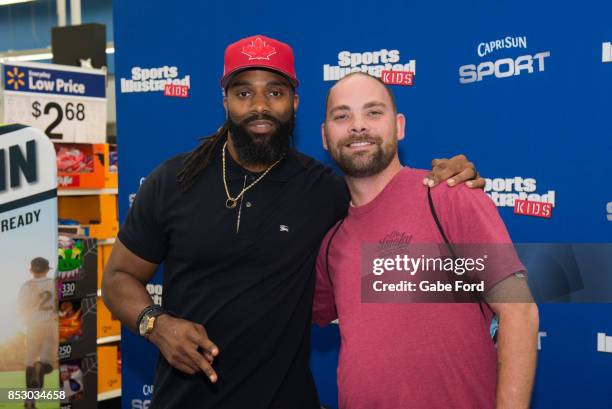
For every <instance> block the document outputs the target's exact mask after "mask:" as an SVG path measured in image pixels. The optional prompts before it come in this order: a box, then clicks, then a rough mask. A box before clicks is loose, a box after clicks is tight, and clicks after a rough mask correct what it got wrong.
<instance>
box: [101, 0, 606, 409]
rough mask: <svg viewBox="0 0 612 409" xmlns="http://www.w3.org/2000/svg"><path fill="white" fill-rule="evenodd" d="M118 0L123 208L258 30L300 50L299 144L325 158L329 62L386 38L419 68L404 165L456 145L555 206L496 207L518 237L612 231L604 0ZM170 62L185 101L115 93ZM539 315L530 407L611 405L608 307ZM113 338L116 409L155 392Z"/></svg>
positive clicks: (321, 339) (142, 364) (190, 127)
mask: <svg viewBox="0 0 612 409" xmlns="http://www.w3.org/2000/svg"><path fill="white" fill-rule="evenodd" d="M113 5H114V31H115V32H114V39H115V47H116V55H115V58H116V60H115V63H116V77H117V81H116V83H117V121H118V123H117V130H118V141H119V148H120V168H121V173H120V180H119V188H120V206H119V207H120V214H121V217H124V216H125V214H126V211H127V210H128V207H129V204H130V198H131V197H132V195H133V194H134V193H135V192H136V191H137V189H138V186H139V182H140V179H141V178H142V177H145V176H146V175H147V174H148V173H149V172H150V171H151V170H152V169H153V168H154V167H155V166H156V165H157V164H159V163H160V162H162V161H163V160H164V159H166V158H168V157H169V156H171V155H172V154H174V153H177V152H181V151H186V150H190V149H192V148H193V147H194V146H195V145H196V143H197V138H198V137H199V136H204V135H208V134H211V133H212V132H213V131H214V130H215V129H217V128H218V126H219V125H220V124H221V123H222V121H223V119H224V113H223V108H222V104H221V102H222V95H221V90H220V88H219V78H220V76H221V73H222V64H223V51H224V48H225V46H226V45H228V44H229V43H231V42H234V41H236V40H237V39H239V38H242V37H246V36H249V35H253V34H263V35H267V36H270V37H274V38H278V39H280V40H282V41H285V42H287V43H289V44H291V45H292V46H293V49H294V51H295V55H296V66H297V72H298V78H299V79H300V87H299V89H298V93H299V95H300V97H301V105H300V108H299V111H298V125H297V132H296V145H297V147H298V148H299V149H300V150H302V151H303V152H305V153H307V154H310V155H312V156H314V157H316V158H318V159H320V160H323V161H325V162H329V159H328V157H327V155H326V154H325V152H324V150H323V148H322V146H321V142H320V123H321V120H322V118H323V113H324V104H323V101H324V97H325V93H326V92H327V89H328V88H329V87H330V86H331V85H332V84H333V82H332V81H324V79H325V72H326V71H327V72H334V71H335V72H339V71H340V68H342V69H344V68H346V67H339V66H340V65H342V64H344V63H345V61H344V58H343V56H344V55H351V54H353V55H352V58H353V60H354V62H358V60H362V61H363V62H362V63H358V64H356V67H357V68H359V69H366V70H367V69H372V70H377V69H379V68H375V67H374V66H376V65H380V64H381V63H380V62H379V63H375V62H373V59H372V58H373V55H374V54H373V53H374V52H376V51H379V52H380V51H381V50H388V51H391V50H396V51H394V55H398V57H399V58H398V60H399V61H398V63H400V64H402V65H404V67H405V68H406V69H410V70H415V71H416V75H415V77H414V85H413V86H406V87H404V86H394V87H393V89H394V92H395V95H396V97H397V102H398V106H399V109H400V111H402V112H404V113H405V114H406V116H407V121H408V122H407V137H406V139H405V140H404V141H403V142H402V143H401V145H400V155H401V159H402V161H403V162H404V163H405V164H409V165H410V166H413V167H421V168H429V166H430V161H431V159H432V158H435V157H445V156H446V157H448V156H451V155H453V154H457V153H465V154H466V155H467V156H468V157H469V158H470V159H471V160H472V161H474V162H475V163H476V164H477V167H478V169H479V171H480V173H482V174H483V175H485V176H486V177H487V178H490V179H491V181H490V182H491V183H489V184H488V186H487V187H488V190H487V192H488V193H490V194H491V195H495V196H496V197H497V198H498V200H501V201H503V200H505V199H500V194H502V195H505V194H508V193H519V192H520V191H521V189H522V188H521V187H519V188H517V187H516V184H513V185H510V184H509V183H507V182H504V181H500V180H496V179H505V178H515V177H517V176H518V177H521V178H523V179H527V178H530V179H533V182H532V184H534V185H535V189H534V192H533V193H536V194H539V195H546V196H545V197H543V198H542V200H549V201H552V202H553V203H554V209H553V213H552V218H551V219H543V218H537V217H529V216H519V215H515V214H514V212H513V208H512V207H511V206H504V204H505V203H499V204H500V206H499V211H500V213H501V214H502V217H503V219H504V221H505V222H506V225H507V226H508V229H509V231H510V234H511V236H512V238H513V240H514V241H515V242H567V243H569V242H574V243H575V242H610V241H611V240H610V237H611V235H610V233H611V231H612V221H611V220H612V204H610V202H612V192H611V189H610V187H611V183H610V179H611V177H612V165H611V164H610V157H611V153H612V142H611V136H612V121H611V120H610V114H609V111H610V103H609V97H610V94H611V93H612V62H606V61H610V60H611V59H612V58H610V57H612V56H610V55H608V52H609V48H610V47H609V46H608V45H606V44H609V43H610V42H612V24H610V23H609V21H610V18H611V17H610V16H612V3H610V2H603V1H595V0H591V1H585V2H581V3H577V2H571V1H569V0H562V1H551V0H546V1H540V2H531V1H525V0H514V1H507V0H503V1H496V2H492V1H489V2H482V1H467V2H462V3H458V2H450V1H444V2H432V1H423V0H416V1H412V2H404V1H398V0H387V1H382V2H381V1H377V2H372V1H368V0H356V1H344V0H343V1H335V2H323V1H298V2H292V3H287V2H281V1H262V2H256V3H253V2H248V1H244V0H236V1H234V2H232V5H231V8H230V7H228V6H227V4H225V3H222V2H195V1H191V2H186V1H182V2H181V1H177V2H174V3H168V2H166V1H159V0H147V1H144V0H130V1H126V0H116V1H115V2H114V4H113ZM342 52H345V53H344V54H341V53H342ZM379 54H380V53H379ZM388 55H390V53H388ZM349 58H350V57H349ZM382 64H383V65H384V63H382ZM326 65H328V66H329V67H339V68H329V67H328V68H326V67H325V66H326ZM364 65H365V68H363V66H364ZM165 66H169V67H177V71H178V77H179V78H180V79H183V78H184V77H185V76H189V83H190V87H191V88H190V90H189V97H188V98H186V99H181V98H172V97H164V95H163V92H160V91H157V92H139V93H133V92H132V93H121V81H120V79H124V80H133V79H134V78H133V75H132V74H133V68H134V67H140V68H163V67H165ZM349 68H350V64H349ZM398 68H399V67H395V68H394V69H398ZM470 80H476V81H472V82H469V81H470ZM611 273H612V272H611V271H609V270H604V271H602V274H611ZM158 282H159V281H158ZM540 312H541V331H542V333H541V337H540V340H541V351H540V353H539V362H538V373H537V379H536V386H535V395H534V400H533V407H534V408H587V407H589V408H590V407H598V408H603V407H612V403H611V402H612V354H611V353H607V352H602V351H598V344H597V334H598V333H604V334H607V335H611V334H612V305H610V304H580V305H578V304H572V305H542V306H541V307H540ZM338 341H339V337H338V333H337V327H335V326H330V327H329V328H325V329H319V328H313V356H312V368H313V371H314V373H315V376H316V379H317V384H318V387H319V391H320V396H321V399H322V403H324V404H325V405H326V406H327V407H330V408H331V407H336V384H335V366H336V360H337V350H338ZM122 348H123V355H122V358H123V360H124V365H123V407H124V408H132V407H141V406H142V405H143V403H145V404H146V402H144V401H146V400H148V399H150V387H148V386H147V385H150V384H152V376H153V366H154V361H155V352H154V351H153V348H151V347H150V346H149V345H147V344H146V343H145V342H143V341H142V340H140V339H138V338H137V337H136V336H134V335H133V334H131V333H129V332H127V331H123V334H122ZM599 349H601V348H599ZM139 405H141V406H139Z"/></svg>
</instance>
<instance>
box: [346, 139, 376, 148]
mask: <svg viewBox="0 0 612 409" xmlns="http://www.w3.org/2000/svg"><path fill="white" fill-rule="evenodd" d="M373 145H376V142H372V141H359V142H351V143H348V144H346V145H344V146H345V147H347V148H367V147H368V146H373Z"/></svg>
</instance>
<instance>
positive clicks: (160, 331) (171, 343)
mask: <svg viewBox="0 0 612 409" xmlns="http://www.w3.org/2000/svg"><path fill="white" fill-rule="evenodd" d="M149 341H151V342H152V343H153V344H155V345H156V346H157V347H158V348H159V350H160V352H161V353H162V354H163V355H164V357H165V358H166V360H167V361H168V363H169V364H170V365H172V366H173V367H174V368H176V369H178V370H180V371H183V372H185V373H188V374H191V375H192V374H194V373H196V372H198V371H203V372H204V373H205V374H206V375H207V376H208V378H209V379H210V381H211V382H212V383H215V382H217V378H218V376H217V373H216V372H215V370H214V369H213V367H212V362H213V360H214V358H215V357H216V356H217V355H219V348H218V347H217V346H216V345H215V344H214V343H213V342H212V341H211V340H210V339H209V338H208V334H207V333H206V330H205V329H204V327H203V326H202V325H200V324H196V323H195V322H191V321H187V320H183V319H180V318H174V317H171V316H170V315H168V314H163V315H160V316H158V317H157V319H156V322H155V327H154V328H153V332H152V333H151V335H150V336H149Z"/></svg>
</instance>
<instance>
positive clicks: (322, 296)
mask: <svg viewBox="0 0 612 409" xmlns="http://www.w3.org/2000/svg"><path fill="white" fill-rule="evenodd" d="M335 228H336V226H334V227H333V228H332V229H331V230H330V231H329V232H328V233H327V235H326V236H325V238H324V239H323V243H321V247H320V248H319V254H318V256H317V262H316V270H317V272H316V276H317V279H316V280H317V281H316V285H315V295H314V301H313V303H312V322H314V323H315V324H317V325H319V326H322V327H324V326H326V325H327V324H329V323H330V322H332V321H333V320H335V319H336V318H338V313H337V312H336V303H335V301H334V287H333V285H332V283H331V281H330V274H328V270H327V263H326V261H327V260H326V252H327V244H328V242H329V239H330V237H331V232H332V231H333V230H334V229H335Z"/></svg>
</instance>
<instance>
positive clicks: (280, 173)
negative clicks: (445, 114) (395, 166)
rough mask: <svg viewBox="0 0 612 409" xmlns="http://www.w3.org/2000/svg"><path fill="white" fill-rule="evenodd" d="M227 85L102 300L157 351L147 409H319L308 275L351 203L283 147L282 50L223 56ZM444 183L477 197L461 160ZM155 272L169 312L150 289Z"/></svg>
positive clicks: (312, 165)
mask: <svg viewBox="0 0 612 409" xmlns="http://www.w3.org/2000/svg"><path fill="white" fill-rule="evenodd" d="M221 86H222V87H223V90H224V92H225V97H224V99H223V105H224V107H225V110H226V112H227V120H226V122H225V124H224V126H223V127H221V128H220V129H219V130H218V131H217V132H216V133H215V134H214V135H212V136H211V137H209V138H207V139H205V140H204V141H202V143H201V144H200V145H199V146H198V147H197V148H196V149H195V150H194V151H192V152H190V153H187V154H182V155H178V156H176V157H174V158H172V159H170V160H168V161H166V162H165V163H163V164H162V165H161V166H159V167H158V168H156V169H155V170H154V171H153V172H152V173H151V174H150V175H149V176H148V177H147V179H146V180H145V182H144V183H143V185H142V186H141V187H140V190H139V192H138V194H137V196H136V199H135V201H134V203H133V205H132V208H131V209H130V212H129V214H128V215H127V218H126V220H125V223H124V224H123V226H122V228H121V231H120V232H119V237H118V240H117V242H116V244H115V245H114V248H113V252H112V254H111V256H110V259H109V261H108V264H107V267H106V270H105V272H104V276H103V277H104V279H103V283H102V294H103V297H104V301H105V302H106V304H107V305H108V307H109V308H110V310H111V311H112V312H113V313H114V314H115V315H116V316H117V317H118V318H119V319H120V320H121V321H122V322H123V324H125V325H126V326H127V327H129V328H130V329H132V330H134V331H138V333H140V334H141V335H142V336H144V337H146V338H147V339H148V340H149V341H151V342H152V343H153V344H155V345H156V346H157V347H158V348H159V350H160V353H161V355H160V359H159V360H158V364H157V370H156V377H155V388H154V391H155V392H154V396H153V400H152V406H151V407H152V408H154V409H179V408H180V409H189V408H196V407H197V408H200V409H207V408H228V409H244V408H250V409H264V408H265V409H268V408H277V409H280V408H284V409H315V408H316V409H318V408H319V402H318V398H317V393H316V390H315V386H314V383H313V380H312V376H311V373H310V370H309V368H308V357H309V348H310V344H309V343H310V317H311V307H312V300H313V291H314V282H315V274H314V264H315V257H316V255H317V250H318V248H319V245H320V242H321V240H322V239H323V237H324V236H325V233H326V232H327V230H329V228H330V227H331V226H332V225H334V223H336V222H337V221H338V220H339V219H341V218H342V217H343V216H344V215H345V213H346V208H347V204H348V201H349V195H348V191H347V189H346V186H345V184H344V182H343V181H342V180H341V179H340V178H339V177H338V176H336V175H335V174H334V172H333V171H332V170H331V169H329V168H327V167H325V166H323V165H322V164H320V163H319V162H317V161H315V160H314V159H312V158H309V157H307V156H305V155H303V154H301V153H299V152H296V151H295V150H293V149H291V148H290V138H291V135H292V133H293V127H294V117H295V111H296V109H297V106H298V96H297V95H296V92H295V90H296V87H297V86H298V80H297V78H296V75H295V70H294V65H293V52H292V50H291V48H290V47H289V46H288V45H286V44H284V43H281V42H279V41H276V40H274V39H271V38H267V37H264V36H254V37H249V38H245V39H242V40H240V41H238V42H236V43H234V44H231V45H230V46H228V47H227V49H226V51H225V64H224V72H223V77H222V80H221ZM450 176H452V177H453V179H454V181H455V183H460V182H462V181H464V180H467V179H474V178H475V180H471V182H470V183H471V185H472V187H482V186H483V184H484V181H483V180H482V179H481V178H478V177H477V175H476V172H475V170H474V167H473V165H472V164H470V163H469V162H467V160H466V159H465V157H463V156H459V157H455V158H453V159H452V160H446V161H441V162H440V163H439V164H438V166H437V173H434V174H432V175H431V179H432V180H430V181H429V182H431V183H432V184H433V183H434V182H435V181H436V180H440V179H446V178H448V177H450ZM162 262H164V278H163V284H164V297H163V309H162V307H159V306H156V305H154V304H153V301H152V299H151V297H150V295H149V293H148V292H147V290H146V289H145V285H146V283H147V281H148V280H150V279H151V277H152V276H153V274H154V273H155V271H156V269H157V267H158V265H159V264H161V263H162ZM209 335H210V338H209ZM200 371H202V372H204V374H205V375H206V376H203V374H202V373H200Z"/></svg>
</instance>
